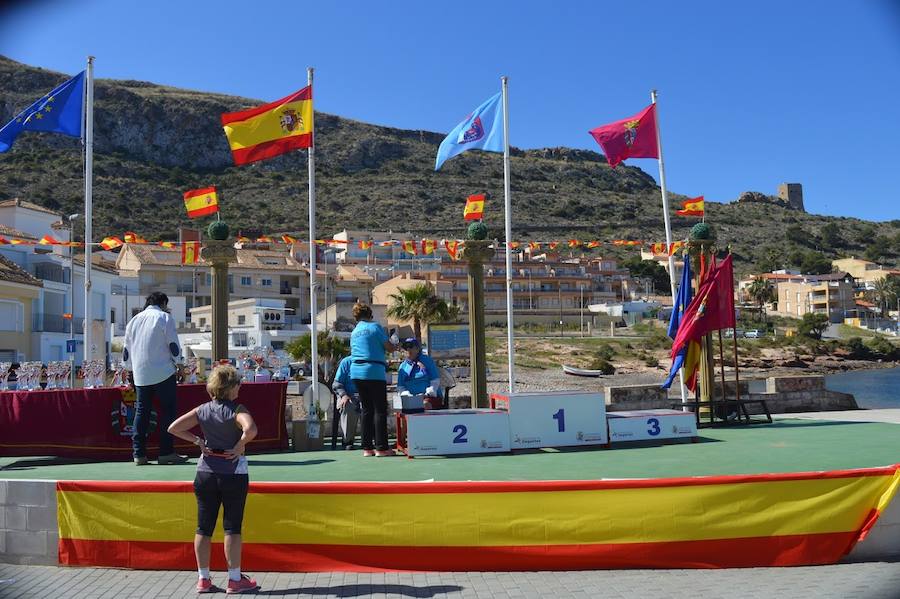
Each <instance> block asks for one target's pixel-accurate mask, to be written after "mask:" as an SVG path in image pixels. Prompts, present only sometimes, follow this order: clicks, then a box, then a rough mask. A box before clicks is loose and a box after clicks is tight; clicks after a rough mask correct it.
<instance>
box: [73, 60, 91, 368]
mask: <svg viewBox="0 0 900 599" xmlns="http://www.w3.org/2000/svg"><path fill="white" fill-rule="evenodd" d="M85 79H86V81H85V108H84V358H83V360H89V359H91V354H93V339H92V338H91V337H92V335H91V321H92V320H93V319H92V317H91V315H92V311H91V307H92V306H91V303H92V302H91V244H92V243H93V241H94V238H93V227H92V224H93V193H94V190H93V184H94V57H93V56H88V60H87V73H86V78H85ZM73 276H74V273H73ZM73 312H74V306H73ZM74 317H75V315H74V314H72V318H74Z"/></svg>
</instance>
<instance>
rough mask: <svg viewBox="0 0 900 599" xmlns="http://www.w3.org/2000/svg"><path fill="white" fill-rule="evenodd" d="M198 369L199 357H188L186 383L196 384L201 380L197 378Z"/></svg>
mask: <svg viewBox="0 0 900 599" xmlns="http://www.w3.org/2000/svg"><path fill="white" fill-rule="evenodd" d="M197 369H198V365H197V358H188V359H187V365H186V366H185V371H186V374H187V377H186V379H187V380H186V381H185V382H186V383H190V384H196V383H198V382H199V379H198V378H197Z"/></svg>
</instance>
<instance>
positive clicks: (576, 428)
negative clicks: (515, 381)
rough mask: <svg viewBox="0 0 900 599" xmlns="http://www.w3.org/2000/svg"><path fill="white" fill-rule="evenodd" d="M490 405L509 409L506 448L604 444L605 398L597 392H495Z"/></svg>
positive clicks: (605, 437)
mask: <svg viewBox="0 0 900 599" xmlns="http://www.w3.org/2000/svg"><path fill="white" fill-rule="evenodd" d="M491 406H492V407H495V408H497V409H500V410H507V411H508V412H509V430H510V441H511V443H510V447H511V448H512V449H527V448H537V447H569V446H581V445H605V444H606V442H607V432H606V401H605V399H604V398H603V396H602V395H600V394H599V393H586V392H580V391H546V392H544V391H542V392H533V393H507V394H502V393H495V394H493V395H491Z"/></svg>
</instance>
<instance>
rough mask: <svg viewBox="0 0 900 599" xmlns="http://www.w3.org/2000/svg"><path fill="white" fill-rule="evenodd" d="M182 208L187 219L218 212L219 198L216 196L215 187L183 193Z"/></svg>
mask: <svg viewBox="0 0 900 599" xmlns="http://www.w3.org/2000/svg"><path fill="white" fill-rule="evenodd" d="M184 207H185V209H186V210H187V215H188V218H197V217H198V216H206V215H208V214H215V213H216V212H218V211H219V197H218V195H217V194H216V186H215V185H213V186H212V187H204V188H203V189H192V190H190V191H186V192H184Z"/></svg>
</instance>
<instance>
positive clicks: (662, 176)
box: [650, 89, 687, 410]
mask: <svg viewBox="0 0 900 599" xmlns="http://www.w3.org/2000/svg"><path fill="white" fill-rule="evenodd" d="M650 101H651V102H652V103H653V105H654V106H656V90H655V89H653V90H650ZM654 112H655V113H656V114H655V115H654V117H655V118H654V119H653V121H654V122H655V123H656V151H657V154H658V155H659V189H660V191H661V192H662V205H663V222H664V223H665V225H666V253H667V254H668V255H669V285H670V286H671V288H672V309H673V310H675V309H676V306H675V300H676V296H677V294H678V289H677V287H676V285H675V256H673V255H672V252H671V251H670V248H671V247H672V226H671V225H670V224H669V196H668V194H667V193H666V167H665V164H664V163H663V151H662V137H660V135H659V110H655V111H654ZM678 386H679V387H680V389H681V403H683V404H684V403H687V392H686V391H685V389H684V370H683V369H679V370H678ZM684 409H685V410H686V409H687V408H684Z"/></svg>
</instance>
